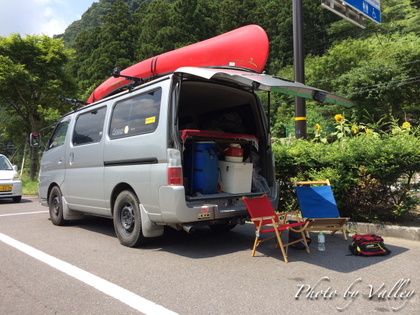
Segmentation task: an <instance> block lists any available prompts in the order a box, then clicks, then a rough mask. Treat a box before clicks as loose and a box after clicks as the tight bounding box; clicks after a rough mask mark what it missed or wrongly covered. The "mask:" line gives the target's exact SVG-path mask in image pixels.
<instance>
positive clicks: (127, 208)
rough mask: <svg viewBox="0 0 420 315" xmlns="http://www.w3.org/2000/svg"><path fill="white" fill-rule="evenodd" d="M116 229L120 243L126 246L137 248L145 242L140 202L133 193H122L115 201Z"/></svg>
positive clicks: (127, 191) (126, 191)
mask: <svg viewBox="0 0 420 315" xmlns="http://www.w3.org/2000/svg"><path fill="white" fill-rule="evenodd" d="M114 229H115V234H117V237H118V239H119V241H120V243H121V244H122V245H124V246H128V247H135V246H138V245H141V244H143V243H144V242H145V237H144V236H143V233H142V228H141V214H140V206H139V201H138V199H137V196H136V195H135V194H134V193H133V192H132V191H129V190H124V191H122V192H121V193H120V194H119V195H118V197H117V199H116V200H115V206H114Z"/></svg>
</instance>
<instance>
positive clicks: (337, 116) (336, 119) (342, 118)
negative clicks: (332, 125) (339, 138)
mask: <svg viewBox="0 0 420 315" xmlns="http://www.w3.org/2000/svg"><path fill="white" fill-rule="evenodd" d="M334 119H335V121H336V122H337V123H339V124H342V123H343V122H344V117H343V116H342V115H340V114H337V115H335V116H334Z"/></svg>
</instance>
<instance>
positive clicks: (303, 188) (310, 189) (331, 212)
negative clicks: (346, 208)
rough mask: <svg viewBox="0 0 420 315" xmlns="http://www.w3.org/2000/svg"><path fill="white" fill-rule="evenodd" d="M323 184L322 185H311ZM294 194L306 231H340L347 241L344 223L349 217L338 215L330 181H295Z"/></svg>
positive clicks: (332, 232)
mask: <svg viewBox="0 0 420 315" xmlns="http://www.w3.org/2000/svg"><path fill="white" fill-rule="evenodd" d="M312 185H323V186H312ZM295 189H296V196H297V199H298V202H299V207H300V212H301V213H302V218H305V219H306V220H307V221H308V222H309V225H308V228H307V229H306V233H307V234H308V235H309V233H308V231H331V235H334V233H335V232H337V231H341V232H342V233H343V238H344V240H346V241H347V234H346V231H345V226H344V225H345V224H346V223H347V221H348V220H349V219H350V218H342V217H340V213H339V212H338V208H337V204H336V202H335V198H334V194H333V191H332V189H331V185H330V181H329V180H328V179H327V180H325V181H297V182H295Z"/></svg>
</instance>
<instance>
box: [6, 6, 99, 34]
mask: <svg viewBox="0 0 420 315" xmlns="http://www.w3.org/2000/svg"><path fill="white" fill-rule="evenodd" d="M93 2H99V0H16V1H13V0H0V37H4V36H8V35H10V34H11V33H19V34H21V36H22V37H25V36H26V34H28V35H43V34H45V35H48V36H50V37H52V36H53V35H58V34H62V33H64V31H65V30H66V28H67V27H68V26H69V25H70V24H71V23H73V22H74V21H76V20H80V19H81V17H82V14H83V13H85V12H86V10H87V9H88V8H90V6H91V5H92V3H93Z"/></svg>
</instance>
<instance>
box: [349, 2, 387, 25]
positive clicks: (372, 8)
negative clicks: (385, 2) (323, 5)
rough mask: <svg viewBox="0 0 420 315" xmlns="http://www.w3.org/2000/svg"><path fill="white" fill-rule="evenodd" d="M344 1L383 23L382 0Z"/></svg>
mask: <svg viewBox="0 0 420 315" xmlns="http://www.w3.org/2000/svg"><path fill="white" fill-rule="evenodd" d="M344 2H346V3H347V4H348V5H349V6H351V7H353V8H355V9H356V10H357V11H359V12H360V13H362V14H363V15H365V16H366V17H368V18H370V19H371V20H373V21H375V22H376V23H381V2H380V0H344Z"/></svg>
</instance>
